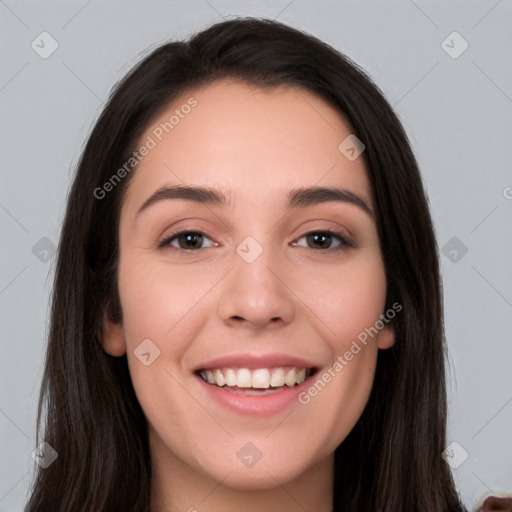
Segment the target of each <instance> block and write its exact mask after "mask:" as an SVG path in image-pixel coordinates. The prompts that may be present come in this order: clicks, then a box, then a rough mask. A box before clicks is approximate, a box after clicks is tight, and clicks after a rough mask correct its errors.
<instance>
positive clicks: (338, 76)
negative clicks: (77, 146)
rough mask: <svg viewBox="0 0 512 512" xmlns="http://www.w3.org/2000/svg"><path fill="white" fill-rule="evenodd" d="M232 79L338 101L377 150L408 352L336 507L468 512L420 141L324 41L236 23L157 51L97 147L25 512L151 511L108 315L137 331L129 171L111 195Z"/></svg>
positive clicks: (59, 296)
mask: <svg viewBox="0 0 512 512" xmlns="http://www.w3.org/2000/svg"><path fill="white" fill-rule="evenodd" d="M221 78H235V79H239V80H242V81H245V82H247V83H251V84H254V85H257V86H260V87H262V88H270V87H273V86H277V85H288V86H292V87H297V88H303V89H305V90H308V91H310V92H313V93H314V94H316V95H318V96H319V97H321V98H323V99H325V100H327V101H328V102H329V104H331V105H332V106H333V107H334V108H335V109H337V110H338V111H339V113H340V115H342V116H343V118H344V119H345V120H346V121H347V122H348V123H349V124H350V126H351V127H352V130H353V132H354V133H355V134H357V137H358V138H359V139H360V140H361V141H362V142H363V143H364V145H365V146H366V149H365V151H364V153H363V158H364V161H365V164H366V171H367V177H368V180H369V183H370V187H371V192H372V196H373V199H374V204H375V213H376V222H377V229H378V234H379V239H380V246H381V251H382V255H383V259H384V264H385V269H386V277H387V299H386V309H387V308H389V307H390V306H391V305H392V304H394V303H395V302H398V303H399V304H401V305H402V311H401V313H400V314H399V315H397V316H396V317H395V318H394V320H393V322H394V326H395V332H396V342H395V345H394V346H393V347H392V348H391V349H389V350H384V351H379V355H378V361H377V369H376V374H375V383H378V385H374V386H373V389H372V393H371V396H370V398H369V401H368V403H367V406H366V408H365V410H364V412H363V414H362V416H361V417H360V419H359V421H358V422H357V424H356V425H355V427H354V428H353V430H352V431H351V432H350V434H349V435H348V437H347V438H346V439H345V440H344V441H343V442H342V443H341V445H340V446H339V447H338V448H337V450H336V452H335V472H334V503H333V510H334V511H336V512H339V511H356V510H357V511H370V510H372V511H380V512H397V511H400V510H404V511H405V510H406V511H408V512H413V511H420V510H421V511H429V512H445V511H454V512H455V511H462V510H465V508H464V506H463V505H462V503H461V502H460V500H459V497H458V495H457V492H456V490H455V486H454V482H453V480H452V475H451V472H450V468H449V467H448V465H447V463H446V462H445V461H444V460H443V458H442V455H441V454H442V451H443V450H444V448H445V441H446V437H445V436H446V432H445V431H446V414H447V404H446V389H445V358H446V354H445V339H444V325H443V303H442V290H441V282H440V276H439V261H438V258H439V256H438V250H437V245H436V240H435V236H434V231H433V226H432V220H431V217H430V212H429V208H428V202H427V198H426V195H425V191H424V188H423V184H422V181H421V177H420V173H419V170H418V165H417V163H416V160H415V157H414V155H413V153H412V151H411V147H410V144H409V141H408V139H407V136H406V134H405V132H404V130H403V128H402V126H401V124H400V121H399V120H398V118H397V116H396V115H395V113H394V112H393V109H392V108H391V107H390V105H389V103H388V102H387V101H386V99H385V98H384V96H383V94H382V93H381V91H380V90H379V89H378V87H377V86H376V85H375V84H374V83H373V82H372V80H371V79H370V78H369V77H368V76H367V75H366V74H365V72H364V71H363V70H362V69H360V68H359V67H358V66H357V65H356V64H354V63H353V62H351V61H350V60H349V59H348V58H347V57H346V56H344V55H343V54H341V53H340V52H338V51H336V50H335V49H333V48H332V47H330V46H328V45H327V44H325V43H323V42H321V41H320V40H318V39H316V38H314V37H312V36H310V35H308V34H305V33H303V32H301V31H298V30H296V29H293V28H291V27H288V26H286V25H283V24H281V23H277V22H275V21H269V20H264V19H255V18H238V19H232V20H230V21H224V22H221V23H218V24H216V25H213V26H211V27H209V28H207V29H206V30H204V31H201V32H199V33H197V34H195V35H194V36H193V37H192V38H190V39H189V40H187V41H175V42H169V43H167V44H164V45H162V46H159V47H158V48H156V49H154V50H153V51H152V52H151V53H149V55H147V56H146V57H145V58H144V59H143V60H142V61H141V62H140V63H139V64H137V65H136V66H135V67H134V68H133V69H132V70H131V71H130V72H129V73H128V74H127V76H125V77H124V78H123V79H122V80H121V81H120V82H119V83H118V84H117V85H116V87H115V88H114V89H113V92H112V94H111V96H110V98H109V101H108V103H107V105H106V107H105V108H104V110H103V112H102V113H101V115H100V117H99V119H98V120H97V122H96V124H95V126H94V128H93V129H92V132H91V134H90V136H89V138H88V141H87V144H86V146H85V149H84V151H83V153H82V156H81V159H80V161H79V164H78V168H77V172H76V175H75V177H74V181H73V185H72V188H71V190H70V194H69V197H68V206H67V211H66V216H65V220H64V224H63V229H62V234H61V240H60V244H59V250H58V260H57V266H56V274H55V281H54V288H53V298H52V311H51V323H50V329H49V340H48V347H47V354H46V363H45V369H44V376H43V382H42V387H41V395H40V401H39V410H38V419H39V426H40V427H42V423H43V420H45V421H44V423H45V425H44V429H43V428H40V429H39V430H38V442H40V441H42V440H44V441H46V442H47V443H48V444H50V445H51V446H52V447H53V448H54V449H55V450H56V451H57V453H58V458H57V460H56V461H55V462H54V463H53V464H51V465H50V466H49V467H48V468H47V469H42V468H38V472H37V474H36V476H35V481H34V484H33V490H32V494H31V497H30V500H29V502H28V504H27V507H26V512H36V511H37V512H41V511H44V512H47V511H49V510H51V511H53V512H69V511H73V512H79V511H87V512H92V511H94V512H100V511H105V512H107V511H108V512H114V511H123V512H129V511H133V512H139V511H140V512H148V511H149V502H150V492H151V485H150V484H151V464H150V453H149V445H148V433H147V426H146V420H145V417H144V414H143V412H142V410H141V407H140V405H139V403H138V401H137V398H136V396H135V393H134V390H133V387H132V383H131V379H130V374H129V371H128V366H127V361H126V356H124V357H119V358H116V357H111V356H109V355H108V354H107V353H106V352H105V351H104V350H103V349H102V347H101V344H100V343H99V340H98V337H99V333H101V329H102V319H103V316H104V313H105V311H107V312H108V314H109V316H110V318H111V319H113V320H116V321H121V320H122V311H121V309H120V303H119V297H118V291H117V281H116V275H117V261H118V256H119V254H118V250H119V249H118V226H119V215H120V206H121V202H122V199H123V194H124V191H125V189H126V186H127V184H128V183H129V180H130V176H131V175H133V172H136V170H134V171H133V172H132V173H131V174H128V176H127V177H125V178H124V179H123V180H121V181H120V183H118V184H116V186H115V187H113V189H112V191H110V192H109V194H108V197H105V198H98V197H97V196H98V194H97V193H96V194H95V191H96V190H98V188H101V187H102V186H103V185H104V184H105V183H106V182H108V180H109V179H110V178H111V177H112V175H113V174H114V173H115V172H116V170H117V169H119V168H120V167H122V166H123V164H124V163H125V162H126V161H127V159H129V157H130V155H131V154H132V152H133V151H134V150H135V149H136V147H135V145H136V143H137V141H138V140H139V138H140V136H141V134H142V133H143V132H144V130H145V129H146V128H147V127H148V125H149V124H150V122H151V120H152V119H154V118H155V116H157V115H158V114H159V113H160V112H161V111H162V110H163V109H164V108H165V107H166V106H167V105H168V104H169V103H170V102H171V101H172V100H173V99H175V98H177V97H178V96H181V95H182V94H183V93H184V92H186V91H192V90H194V88H198V87H201V86H205V85H208V84H210V83H212V82H213V81H215V80H218V79H221Z"/></svg>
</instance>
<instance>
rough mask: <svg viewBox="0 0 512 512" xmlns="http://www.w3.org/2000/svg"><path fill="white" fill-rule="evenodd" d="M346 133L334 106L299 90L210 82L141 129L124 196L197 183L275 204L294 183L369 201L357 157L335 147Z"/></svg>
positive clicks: (237, 198) (243, 199) (239, 198)
mask: <svg viewBox="0 0 512 512" xmlns="http://www.w3.org/2000/svg"><path fill="white" fill-rule="evenodd" d="M351 133H352V130H351V128H350V125H349V124H348V123H347V122H346V121H345V120H344V119H343V117H342V116H341V114H340V113H339V112H338V111H336V110H335V109H334V108H333V107H332V106H330V105H329V104H328V103H327V102H326V101H325V100H323V99H322V98H320V97H318V96H316V95H314V94H312V93H310V92H308V91H306V90H304V89H300V88H296V87H288V86H286V87H284V86H279V87H273V88H271V89H262V88H259V87H257V86H254V85H250V84H246V83H243V82H238V81H234V80H222V81H218V82H214V83H213V84H210V85H208V86H206V87H204V88H201V89H197V90H195V91H192V92H190V93H187V94H184V95H182V96H181V97H179V98H178V99H176V100H174V101H173V102H172V103H171V104H170V105H169V106H168V107H167V108H166V109H165V110H164V111H163V112H162V113H161V114H160V115H159V116H158V117H157V118H156V119H154V120H153V121H152V123H151V124H150V125H149V126H148V127H147V128H146V130H145V132H144V134H143V135H142V137H141V139H140V141H139V145H138V146H137V147H141V146H142V145H143V144H145V143H147V142H148V141H151V143H150V144H149V143H148V144H147V145H148V147H149V146H152V148H151V149H150V150H149V151H148V153H147V155H146V156H145V157H144V158H143V159H141V161H140V162H139V164H138V166H137V169H136V171H135V175H134V176H133V179H132V180H131V182H130V185H129V187H128V191H127V195H126V198H125V202H129V203H131V202H138V203H139V206H140V201H141V200H143V199H144V198H145V197H147V196H148V195H149V194H151V193H153V192H154V191H155V190H157V189H158V188H160V187H162V186H169V185H178V184H181V185H183V184H186V185H188V184H201V185H206V186H210V187H214V188H218V189H221V190H223V191H225V192H226V193H227V194H229V197H230V198H231V199H232V200H233V201H234V202H236V203H246V204H252V203H253V202H255V201H259V202H261V201H263V202H265V201H270V202H271V203H272V204H275V202H276V201H280V200H283V201H284V199H285V198H284V195H283V194H282V191H285V190H290V189H292V188H297V187H311V186H337V187H339V186H342V187H343V188H346V189H348V190H350V191H352V192H354V193H357V194H358V195H360V196H362V197H363V198H365V199H366V200H367V201H368V203H369V204H371V198H370V191H369V184H368V181H367V176H366V171H365V168H364V161H363V159H362V158H357V159H356V160H354V161H349V160H348V159H347V158H346V157H345V156H344V155H343V154H342V153H341V152H340V151H339V149H338V146H339V145H340V143H341V142H342V141H343V140H344V139H346V137H347V136H349V135H350V134H351ZM269 204H270V203H269ZM134 207H135V205H134Z"/></svg>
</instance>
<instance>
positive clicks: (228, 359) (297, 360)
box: [193, 353, 318, 372]
mask: <svg viewBox="0 0 512 512" xmlns="http://www.w3.org/2000/svg"><path fill="white" fill-rule="evenodd" d="M274 366H281V367H282V366H294V367H296V368H306V369H311V370H314V369H317V368H318V365H316V364H315V363H312V362H311V361H308V360H307V359H303V358H301V357H297V356H295V355H291V354H279V353H273V354H272V353H271V354H257V353H252V354H251V353H245V354H226V355H223V356H218V357H215V358H213V359H208V360H205V361H204V362H202V363H201V364H199V365H198V366H196V367H195V368H194V370H193V371H194V372H198V371H200V370H209V369H215V368H247V369H249V370H256V369H258V368H272V367H274Z"/></svg>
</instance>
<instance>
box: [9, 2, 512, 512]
mask: <svg viewBox="0 0 512 512" xmlns="http://www.w3.org/2000/svg"><path fill="white" fill-rule="evenodd" d="M236 14H240V15H253V16H263V17H269V18H275V19H277V20H279V21H282V22H284V23H288V24H290V25H292V26H295V27H297V28H300V29H303V30H306V31H308V32H310V33H312V34H314V35H316V36H318V37H319V38H321V39H324V40H325V41H327V42H329V43H330V44H332V45H333V46H335V47H336V48H338V49H339V50H341V51H343V52H345V53H347V54H348V55H349V56H350V57H351V58H353V59H354V60H355V61H356V62H358V63H359V64H360V65H362V66H363V67H364V68H365V69H366V70H367V71H368V72H369V73H370V74H371V75H372V77H373V78H374V80H375V81H376V83H377V84H378V85H379V86H380V87H381V88H382V90H383V91H384V93H385V95H386V96H387V98H388V99H389V101H390V103H391V104H392V105H394V106H395V108H396V110H397V112H398V114H399V116H400V118H401V119H402V121H403V123H404V125H405V128H406V130H407V132H408V134H409V136H410V138H411V142H412V144H413V147H414V150H415V153H416V155H417V158H418V160H419V163H420V167H421V170H422V174H423V176H424V181H425V185H426V187H427V190H428V194H429V197H430V202H431V208H432V214H433V217H434V221H435V226H436V231H437V236H438V243H439V246H440V249H441V250H443V251H444V253H445V254H443V253H442V255H441V260H442V271H443V281H444V294H445V311H446V334H447V340H448V347H449V359H450V368H449V372H450V373H449V405H450V415H449V429H448V443H451V442H457V443H458V445H452V447H451V448H452V449H453V452H451V453H450V455H451V458H450V460H451V461H452V462H453V463H454V465H457V466H458V467H457V468H454V469H453V472H454V475H455V478H456V482H457V485H458V487H459V489H460V492H461V494H462V496H463V499H464V501H465V503H466V505H467V506H468V508H470V509H474V508H475V507H476V503H477V500H479V499H481V498H482V497H484V496H485V495H487V494H490V493H500V492H502V493H510V494H512V487H511V486H512V446H511V444H512V443H511V439H510V432H512V371H511V363H512V336H511V335H512V322H511V318H512V270H511V261H512V258H511V256H512V254H511V252H512V230H511V220H512V172H511V161H512V143H511V135H512V73H511V71H512V58H511V56H512V52H511V50H512V0H499V1H496V0H492V1H479V2H475V1H472V2H469V1H465V2H462V1H459V2H427V1H423V0H415V2H413V1H405V0H404V1H393V2H391V1H390V2H386V3H385V2H379V1H372V2H370V1H357V2H356V1H351V2H349V1H328V0H323V1H317V2H311V1H307V0H294V1H290V0H272V1H256V0H252V1H245V2H241V1H239V2H236V1H230V0H192V1H188V2H185V1H156V0H155V1H151V2H141V1H134V2H126V3H123V2H115V1H112V2H109V3H108V4H107V3H105V2H104V3H101V4H100V2H99V1H98V0H92V1H91V0H90V1H88V2H87V1H86V0H73V1H69V0H68V1H66V2H64V1H61V2H58V1H51V2H44V3H43V2H36V1H31V2H29V1H15V0H0V20H1V40H2V46H1V59H2V66H1V68H0V106H1V114H2V123H1V133H0V141H1V150H2V151H1V173H2V182H1V183H2V185H1V190H0V225H1V230H2V244H3V248H2V260H1V262H0V305H1V343H2V351H1V357H0V375H1V381H2V386H1V388H0V438H1V452H0V511H9V512H14V511H21V510H22V507H23V505H24V503H25V501H26V493H27V488H28V484H29V481H30V477H31V467H32V465H33V461H32V458H31V453H32V451H33V450H34V449H35V414H36V410H35V405H36V399H37V393H38V389H39V382H40V378H41V369H42V359H43V348H44V339H45V330H46V328H47V314H48V298H49V292H50V284H51V278H52V272H53V263H54V262H55V259H54V258H51V256H52V248H53V244H57V242H58V237H59V228H60V223H61V221H62V215H63V211H64V206H65V198H66V193H67V189H68V186H69V180H70V174H71V172H72V169H73V168H74V165H75V164H76V162H77V159H78V157H79V154H80V150H81V147H82V144H83V142H84V140H85V138H86V135H87V133H88V131H89V129H90V127H91V125H92V123H93V121H94V120H95V119H96V117H97V115H98V114H99V112H100V110H101V108H102V106H103V104H104V102H105V101H106V99H107V96H108V93H109V91H110V88H111V87H112V86H113V84H114V83H115V82H116V81H117V80H118V79H119V78H120V77H121V76H122V75H123V74H124V73H125V72H127V71H128V70H129V69H130V67H131V66H132V65H133V64H135V63H136V62H137V61H138V60H139V59H140V58H141V52H143V51H144V50H145V49H146V48H148V47H154V46H155V45H158V44H160V43H163V42H164V41H166V40H168V39H174V38H181V37H185V36H188V35H189V34H190V33H191V32H192V31H195V30H198V29H201V28H204V27H205V26H206V25H208V24H210V23H212V22H214V21H219V20H221V19H222V17H229V16H232V15H236ZM43 31H46V32H48V33H50V34H51V36H52V37H53V38H54V39H55V40H56V41H57V43H58V48H57V50H56V51H55V52H54V53H53V54H52V55H50V56H49V57H48V58H46V59H43V58H42V57H40V55H39V54H38V53H36V51H34V50H33V49H32V47H31V43H32V41H34V40H35V42H36V43H37V44H39V45H40V47H41V46H42V45H43V44H44V47H45V49H46V50H47V49H48V48H50V43H49V40H48V39H46V40H45V42H44V43H41V37H38V36H39V34H41V32H43ZM453 31H457V32H459V33H460V34H461V36H462V37H463V38H464V40H466V41H467V43H468V44H469V47H468V48H467V50H466V51H465V52H464V53H462V54H461V55H460V56H458V57H457V58H453V57H452V56H450V55H449V54H448V53H447V52H446V51H445V49H446V50H448V51H449V52H451V53H452V55H453V54H454V52H455V53H458V52H459V51H460V50H461V49H462V48H463V46H462V44H463V42H462V41H460V40H457V39H456V38H455V39H454V38H453V36H450V37H449V38H448V39H447V41H446V43H444V45H443V46H442V44H441V43H442V41H444V40H445V39H446V38H447V36H449V35H450V34H451V33H452V32H453ZM443 47H444V49H443ZM450 47H451V48H450ZM39 51H42V49H41V50H39ZM453 237H456V239H455V240H452V238H453ZM41 239H43V240H41ZM450 240H451V241H450ZM446 244H448V245H446ZM443 248H445V249H443ZM465 248H466V249H467V253H465V254H464V251H465V250H466V249H465ZM426 278H428V276H426ZM466 452H467V454H468V455H467V459H466V460H463V459H464V457H465V456H466V455H465V453H466ZM440 456H441V454H440Z"/></svg>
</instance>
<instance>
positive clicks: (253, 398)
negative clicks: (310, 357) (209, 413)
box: [196, 376, 310, 417]
mask: <svg viewBox="0 0 512 512" xmlns="http://www.w3.org/2000/svg"><path fill="white" fill-rule="evenodd" d="M196 378H197V379H198V380H199V384H200V385H201V386H202V387H203V389H204V390H205V391H206V393H208V396H210V397H211V399H212V401H213V402H214V403H216V404H219V405H220V406H221V407H225V408H227V409H230V410H231V411H234V412H237V413H240V414H245V415H250V416H257V417H268V416H272V415H274V414H277V413H279V412H281V411H283V410H285V409H288V408H290V407H292V406H293V405H295V406H296V407H298V406H300V405H301V404H300V402H299V399H298V397H299V394H300V393H301V392H302V391H304V390H305V389H307V387H308V386H309V384H310V382H309V378H308V379H306V380H305V381H304V382H301V383H300V384H298V385H296V386H294V387H293V388H284V389H282V390H278V391H274V392H273V393H268V394H263V393H262V394H261V395H254V394H252V395H248V394H244V393H240V392H236V391H233V390H230V389H229V388H226V387H222V388H221V387H219V386H215V385H213V384H209V383H208V382H206V381H204V380H203V379H202V378H201V377H199V376H196Z"/></svg>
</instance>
